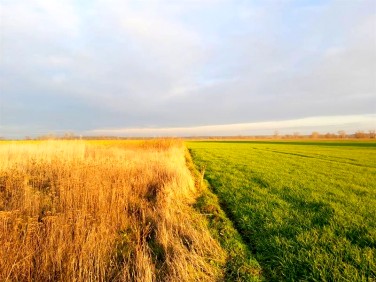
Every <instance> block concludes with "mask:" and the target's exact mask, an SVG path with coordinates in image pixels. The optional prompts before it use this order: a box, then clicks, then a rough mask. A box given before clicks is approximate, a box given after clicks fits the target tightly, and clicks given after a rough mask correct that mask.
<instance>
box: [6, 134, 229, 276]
mask: <svg viewBox="0 0 376 282" xmlns="http://www.w3.org/2000/svg"><path fill="white" fill-rule="evenodd" d="M184 153H185V152H184V147H183V144H181V143H179V142H176V141H175V142H174V141H171V140H166V141H159V142H156V141H153V142H138V143H135V142H132V143H131V146H128V145H127V142H123V143H121V142H117V143H116V146H111V142H108V141H106V143H105V144H104V143H103V144H101V142H99V141H97V142H85V141H43V142H23V143H21V142H13V143H2V144H1V145H0V281H214V280H217V279H218V278H220V276H221V271H220V270H219V267H218V265H221V264H223V262H224V260H225V254H224V252H223V250H222V249H221V248H220V247H219V246H218V244H217V243H216V241H214V240H213V239H212V238H211V236H210V234H209V232H208V231H207V229H206V226H205V222H204V221H203V219H202V217H201V216H200V215H199V214H197V213H196V212H195V211H194V209H193V208H192V207H191V204H192V203H193V202H194V199H195V197H196V196H197V195H196V191H195V188H194V183H193V180H192V178H191V175H190V172H189V171H188V169H187V168H186V166H185V159H184Z"/></svg>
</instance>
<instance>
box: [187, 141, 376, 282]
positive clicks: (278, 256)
mask: <svg viewBox="0 0 376 282" xmlns="http://www.w3.org/2000/svg"><path fill="white" fill-rule="evenodd" d="M188 147H189V148H190V151H191V154H192V156H193V160H194V162H195V164H196V166H197V168H198V169H199V170H205V178H206V179H207V180H208V181H209V183H210V184H211V186H212V189H213V190H214V192H215V193H216V194H217V195H218V197H219V200H220V202H221V205H222V207H224V209H225V210H226V212H227V214H228V216H229V217H230V218H231V219H232V220H233V221H234V223H235V225H236V227H237V229H238V230H239V231H240V233H241V234H242V237H243V238H244V240H245V241H246V242H247V244H248V247H249V248H250V250H251V251H252V252H253V253H254V255H255V256H256V258H257V260H258V262H259V263H260V264H261V266H262V270H263V273H264V276H265V277H266V279H267V280H270V281H297V280H310V281H367V280H372V279H376V150H375V149H376V146H375V143H372V142H365V143H362V142H355V143H354V142H353V143H343V142H342V143H341V142H329V143H325V142H319V143H315V142H310V143H307V142H295V143H288V142H189V143H188Z"/></svg>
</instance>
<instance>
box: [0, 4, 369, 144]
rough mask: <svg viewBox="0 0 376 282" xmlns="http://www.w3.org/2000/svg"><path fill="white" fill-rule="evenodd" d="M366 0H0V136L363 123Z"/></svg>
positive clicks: (231, 131) (222, 131)
mask: <svg viewBox="0 0 376 282" xmlns="http://www.w3.org/2000/svg"><path fill="white" fill-rule="evenodd" d="M375 110H376V1H374V0H370V1H366V0H365V1H361V0H340V1H325V0H317V1H313V0H299V1H293V0H274V1H272V0H265V1H264V0H263V1H261V0H259V1H256V0H254V1H253V0H248V1H246V0H242V1H240V0H233V1H230V0H179V1H178V0H175V1H174V0H160V1H158V0H149V1H140V0H138V1H136V0H123V1H120V0H119V1H117V0H91V1H89V0H82V1H79V0H75V1H74V0H32V1H30V0H1V1H0V136H2V137H9V138H21V137H24V136H39V135H44V134H51V133H52V134H53V133H54V134H63V133H65V132H73V133H75V134H79V135H118V136H190V135H259V134H274V131H275V130H278V131H279V132H280V134H290V133H292V132H300V133H302V134H307V133H310V132H312V131H320V132H322V133H326V132H337V131H338V130H346V131H348V132H355V131H356V130H365V131H368V130H374V129H376V111H375Z"/></svg>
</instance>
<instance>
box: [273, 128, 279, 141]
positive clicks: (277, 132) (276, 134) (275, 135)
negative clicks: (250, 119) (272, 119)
mask: <svg viewBox="0 0 376 282" xmlns="http://www.w3.org/2000/svg"><path fill="white" fill-rule="evenodd" d="M273 137H274V138H275V139H278V138H279V131H278V130H277V129H276V130H274V134H273Z"/></svg>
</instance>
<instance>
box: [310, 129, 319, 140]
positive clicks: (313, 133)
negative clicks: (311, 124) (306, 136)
mask: <svg viewBox="0 0 376 282" xmlns="http://www.w3.org/2000/svg"><path fill="white" fill-rule="evenodd" d="M319 137H320V133H318V132H317V131H313V132H312V133H311V138H312V139H317V138H319Z"/></svg>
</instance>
